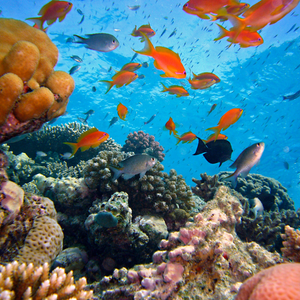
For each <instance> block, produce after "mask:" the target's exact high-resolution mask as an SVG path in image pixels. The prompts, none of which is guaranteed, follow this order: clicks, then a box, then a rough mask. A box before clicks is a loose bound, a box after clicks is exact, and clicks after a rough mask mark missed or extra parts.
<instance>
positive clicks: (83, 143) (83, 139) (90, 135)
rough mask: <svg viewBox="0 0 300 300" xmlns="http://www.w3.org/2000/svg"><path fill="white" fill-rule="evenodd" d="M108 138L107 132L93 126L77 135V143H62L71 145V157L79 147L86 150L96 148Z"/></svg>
mask: <svg viewBox="0 0 300 300" xmlns="http://www.w3.org/2000/svg"><path fill="white" fill-rule="evenodd" d="M108 138H109V135H108V133H106V132H103V131H99V130H98V129H97V128H95V127H94V128H91V129H89V130H87V131H85V132H84V133H82V134H81V135H80V136H79V138H78V140H77V143H70V142H64V144H66V145H68V146H70V147H71V149H72V155H71V156H70V158H72V157H73V156H74V155H75V153H76V152H77V150H78V149H79V148H81V151H86V150H88V149H90V148H91V147H92V148H96V147H98V146H99V145H100V144H101V143H103V142H104V141H106V140H107V139H108Z"/></svg>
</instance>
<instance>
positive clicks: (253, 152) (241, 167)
mask: <svg viewBox="0 0 300 300" xmlns="http://www.w3.org/2000/svg"><path fill="white" fill-rule="evenodd" d="M264 150H265V143H263V142H261V143H256V144H253V145H251V146H250V147H248V148H246V149H245V150H244V151H243V152H242V153H241V154H240V155H239V156H238V158H237V159H236V160H235V162H234V163H233V164H232V165H231V166H230V167H229V168H233V169H234V168H236V170H235V171H234V172H233V173H232V174H231V175H229V176H228V177H226V178H225V179H229V180H231V182H232V185H233V187H234V188H235V187H236V184H237V177H238V176H239V175H240V174H241V176H242V177H246V176H247V175H248V174H249V172H250V170H251V168H252V167H253V166H254V165H257V164H258V163H259V160H260V158H261V156H262V154H263V152H264Z"/></svg>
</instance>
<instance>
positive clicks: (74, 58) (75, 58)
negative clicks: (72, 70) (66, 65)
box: [70, 55, 82, 63]
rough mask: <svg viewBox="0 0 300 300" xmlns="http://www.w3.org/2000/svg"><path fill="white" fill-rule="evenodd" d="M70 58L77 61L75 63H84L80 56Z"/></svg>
mask: <svg viewBox="0 0 300 300" xmlns="http://www.w3.org/2000/svg"><path fill="white" fill-rule="evenodd" d="M70 58H72V59H73V60H75V61H77V62H79V63H81V62H82V59H81V58H80V57H79V56H78V55H72V56H70Z"/></svg>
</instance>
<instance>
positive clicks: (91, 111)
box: [83, 109, 95, 116]
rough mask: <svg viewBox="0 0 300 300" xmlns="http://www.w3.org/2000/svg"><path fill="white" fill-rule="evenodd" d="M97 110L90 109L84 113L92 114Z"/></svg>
mask: <svg viewBox="0 0 300 300" xmlns="http://www.w3.org/2000/svg"><path fill="white" fill-rule="evenodd" d="M94 112H95V111H94V110H93V109H90V110H88V111H87V112H85V113H83V114H84V115H89V116H90V115H92V114H93V113H94Z"/></svg>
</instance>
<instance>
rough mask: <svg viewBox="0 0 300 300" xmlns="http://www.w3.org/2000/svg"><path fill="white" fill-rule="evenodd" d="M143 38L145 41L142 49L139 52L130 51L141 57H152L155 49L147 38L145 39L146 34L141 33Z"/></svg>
mask: <svg viewBox="0 0 300 300" xmlns="http://www.w3.org/2000/svg"><path fill="white" fill-rule="evenodd" d="M141 34H142V36H143V38H144V39H145V46H144V49H142V50H141V51H136V50H134V49H132V50H133V51H134V52H136V53H138V54H142V55H148V56H152V57H153V55H154V53H155V48H154V46H153V45H152V43H151V42H150V40H149V38H148V37H147V35H146V34H144V33H143V32H141Z"/></svg>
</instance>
